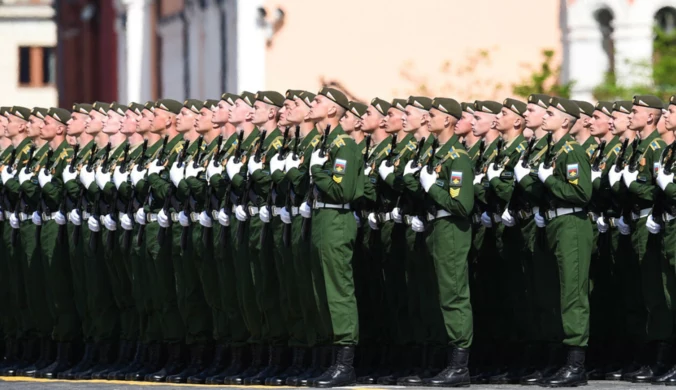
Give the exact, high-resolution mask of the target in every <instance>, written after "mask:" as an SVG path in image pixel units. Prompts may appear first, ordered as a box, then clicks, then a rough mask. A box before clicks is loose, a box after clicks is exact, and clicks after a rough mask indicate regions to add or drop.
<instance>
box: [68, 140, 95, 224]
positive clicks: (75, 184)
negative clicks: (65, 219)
mask: <svg viewBox="0 0 676 390" xmlns="http://www.w3.org/2000/svg"><path fill="white" fill-rule="evenodd" d="M94 145H95V143H94V141H93V140H92V141H90V142H88V143H87V144H86V145H85V146H83V147H82V148H81V149H80V150H79V151H78V153H77V156H74V158H75V159H76V161H75V164H76V166H77V167H78V169H84V166H85V165H86V164H87V162H88V161H89V157H90V156H91V154H92V149H93V148H94ZM63 186H64V189H65V191H66V196H67V197H68V199H69V200H70V201H69V202H67V204H66V210H67V211H70V210H72V209H73V208H74V207H75V204H76V203H77V200H78V197H79V196H80V188H81V186H82V185H81V184H80V180H79V179H78V178H75V179H73V180H70V181H68V182H66V183H63Z"/></svg>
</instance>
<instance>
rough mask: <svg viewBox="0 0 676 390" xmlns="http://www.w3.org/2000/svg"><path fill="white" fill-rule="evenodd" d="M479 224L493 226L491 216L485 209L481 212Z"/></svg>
mask: <svg viewBox="0 0 676 390" xmlns="http://www.w3.org/2000/svg"><path fill="white" fill-rule="evenodd" d="M481 224H482V225H484V226H485V227H487V228H489V227H493V218H491V216H490V215H488V213H487V212H485V211H484V212H483V213H481Z"/></svg>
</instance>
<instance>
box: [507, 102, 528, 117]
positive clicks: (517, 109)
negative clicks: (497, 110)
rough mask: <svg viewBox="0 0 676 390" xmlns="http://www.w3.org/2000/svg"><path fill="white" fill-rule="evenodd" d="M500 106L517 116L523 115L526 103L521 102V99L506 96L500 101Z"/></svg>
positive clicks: (526, 106)
mask: <svg viewBox="0 0 676 390" xmlns="http://www.w3.org/2000/svg"><path fill="white" fill-rule="evenodd" d="M502 106H503V107H505V108H507V109H508V110H510V111H512V112H513V113H515V114H516V115H518V116H523V114H524V113H526V109H527V108H528V104H526V103H524V102H522V101H521V100H516V99H512V98H507V99H505V100H504V101H503V102H502Z"/></svg>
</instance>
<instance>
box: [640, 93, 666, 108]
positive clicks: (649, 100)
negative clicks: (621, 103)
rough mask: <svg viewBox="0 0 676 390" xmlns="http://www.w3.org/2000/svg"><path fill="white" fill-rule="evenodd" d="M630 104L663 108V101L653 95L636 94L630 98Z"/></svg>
mask: <svg viewBox="0 0 676 390" xmlns="http://www.w3.org/2000/svg"><path fill="white" fill-rule="evenodd" d="M632 104H634V105H635V106H641V107H649V108H657V109H659V110H662V109H664V102H662V100H661V99H660V98H658V97H657V96H653V95H636V96H634V99H633V100H632Z"/></svg>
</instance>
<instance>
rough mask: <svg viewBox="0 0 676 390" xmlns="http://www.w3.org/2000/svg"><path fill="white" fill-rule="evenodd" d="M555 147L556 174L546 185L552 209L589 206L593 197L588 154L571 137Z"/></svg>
mask: <svg viewBox="0 0 676 390" xmlns="http://www.w3.org/2000/svg"><path fill="white" fill-rule="evenodd" d="M553 148H554V151H555V152H556V154H555V155H554V159H553V172H554V173H553V175H552V176H550V177H548V178H547V180H546V181H545V183H544V185H545V189H546V193H545V196H546V199H547V201H548V205H549V207H550V208H552V209H555V208H559V207H586V206H587V204H588V203H589V201H590V200H591V196H592V184H591V165H590V164H589V158H588V157H587V154H586V153H585V151H584V150H583V149H582V147H581V146H580V144H578V143H577V141H575V140H574V139H573V137H571V136H570V135H566V136H564V137H562V138H561V139H560V140H559V141H558V142H556V144H555V145H554V146H553Z"/></svg>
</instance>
